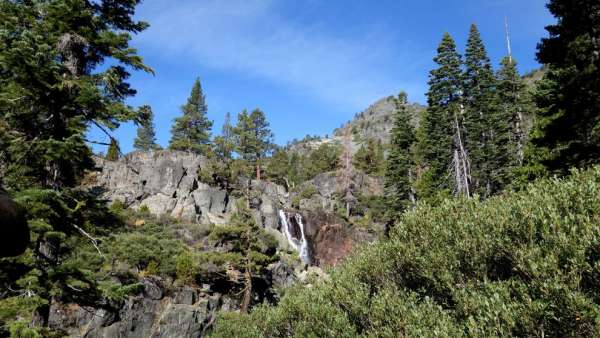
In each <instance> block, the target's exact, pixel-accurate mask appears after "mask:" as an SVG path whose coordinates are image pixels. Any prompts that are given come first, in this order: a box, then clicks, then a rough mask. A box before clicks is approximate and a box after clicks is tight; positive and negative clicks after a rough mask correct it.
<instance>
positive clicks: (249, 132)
mask: <svg viewBox="0 0 600 338" xmlns="http://www.w3.org/2000/svg"><path fill="white" fill-rule="evenodd" d="M233 132H234V135H235V140H236V152H237V153H238V154H239V155H240V156H241V157H242V159H244V160H246V161H248V162H249V163H251V164H252V165H253V166H254V167H255V169H256V179H257V180H260V178H261V159H263V158H264V157H266V156H267V155H268V154H269V153H270V152H271V151H272V150H273V149H274V143H273V132H271V129H270V128H269V122H268V121H267V118H266V116H265V113H264V112H263V111H262V110H260V109H254V110H253V111H252V112H251V113H250V114H248V112H247V111H246V110H243V111H242V112H241V113H239V114H238V122H237V125H236V126H235V128H234V129H233Z"/></svg>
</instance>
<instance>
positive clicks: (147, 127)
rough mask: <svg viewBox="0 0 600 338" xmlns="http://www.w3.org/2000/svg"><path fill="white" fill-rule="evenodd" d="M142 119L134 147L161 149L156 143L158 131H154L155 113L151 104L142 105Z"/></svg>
mask: <svg viewBox="0 0 600 338" xmlns="http://www.w3.org/2000/svg"><path fill="white" fill-rule="evenodd" d="M140 112H141V114H142V121H141V122H140V123H139V126H138V128H137V135H136V138H135V140H134V141H133V147H134V148H135V149H137V150H142V151H148V150H156V149H159V148H160V147H159V145H158V144H156V132H155V131H154V113H153V112H152V108H151V107H150V106H142V107H140Z"/></svg>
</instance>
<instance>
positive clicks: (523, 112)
mask: <svg viewBox="0 0 600 338" xmlns="http://www.w3.org/2000/svg"><path fill="white" fill-rule="evenodd" d="M496 78H497V80H498V86H497V89H498V100H499V103H500V106H499V109H500V110H501V114H502V115H504V116H505V117H506V118H507V119H508V121H509V136H510V137H509V155H510V163H511V165H512V166H513V167H516V166H521V165H522V164H523V152H524V147H525V143H526V141H527V140H526V136H527V135H526V132H527V125H526V123H527V121H526V118H528V117H529V116H530V115H531V114H532V113H533V107H532V102H531V95H530V93H529V91H528V90H527V84H526V83H525V81H524V80H523V78H521V76H519V73H518V71H517V63H516V61H515V60H514V58H512V57H505V58H504V59H502V62H501V68H500V70H499V71H498V73H497V75H496Z"/></svg>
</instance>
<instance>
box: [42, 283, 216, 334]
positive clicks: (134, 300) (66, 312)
mask: <svg viewBox="0 0 600 338" xmlns="http://www.w3.org/2000/svg"><path fill="white" fill-rule="evenodd" d="M142 283H143V285H144V291H143V292H142V293H141V294H139V295H137V296H131V297H129V298H128V299H127V300H126V301H125V302H124V303H123V305H122V307H121V308H120V309H119V310H118V311H117V312H110V311H108V310H105V309H95V308H91V307H86V308H83V307H80V306H79V305H75V304H61V303H56V302H55V303H53V304H51V306H50V314H49V326H50V327H51V328H57V329H63V330H66V332H67V334H68V335H69V337H77V338H83V337H85V338H113V337H121V338H179V337H202V336H204V334H205V332H206V331H207V330H208V328H209V327H210V325H212V323H213V322H214V319H215V316H216V312H217V310H218V309H219V306H222V304H221V296H220V295H219V294H214V295H203V296H202V297H200V295H199V294H198V293H197V292H196V290H194V289H192V288H190V287H183V288H180V289H177V290H175V291H174V293H173V294H174V296H173V297H170V296H165V294H166V291H165V289H164V288H163V286H161V285H160V283H158V282H157V281H155V280H152V279H145V280H144V281H143V282H142ZM159 296H160V298H159Z"/></svg>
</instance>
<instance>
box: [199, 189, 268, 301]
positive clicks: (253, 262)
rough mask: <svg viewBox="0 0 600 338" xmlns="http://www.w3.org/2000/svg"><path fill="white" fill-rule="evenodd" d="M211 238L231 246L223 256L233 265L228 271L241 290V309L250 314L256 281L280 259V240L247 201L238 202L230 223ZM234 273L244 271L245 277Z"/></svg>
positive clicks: (216, 230) (217, 227)
mask: <svg viewBox="0 0 600 338" xmlns="http://www.w3.org/2000/svg"><path fill="white" fill-rule="evenodd" d="M210 237H211V238H212V239H213V240H216V241H218V242H221V243H222V244H226V245H227V246H228V247H231V250H230V251H229V252H227V253H223V255H226V257H225V259H223V261H227V262H228V263H229V264H230V266H229V267H228V272H230V273H229V275H230V278H231V279H232V281H233V282H234V283H236V284H240V285H241V287H242V290H241V292H240V294H242V303H241V305H240V310H241V311H242V312H248V310H249V309H250V306H251V305H252V299H253V298H254V295H255V294H256V293H257V292H258V291H259V290H256V288H255V287H254V283H253V279H254V278H257V277H260V276H262V275H264V274H265V273H266V267H267V266H268V265H269V264H270V263H272V262H273V261H275V260H276V259H277V257H276V256H275V249H276V247H277V241H276V240H275V239H274V238H273V237H272V236H271V235H269V234H267V233H266V232H265V230H264V229H263V228H262V227H261V226H259V225H258V224H257V223H256V221H255V220H254V218H253V217H252V213H251V212H250V209H249V208H248V207H247V200H246V199H245V198H242V199H239V200H238V201H237V203H236V212H235V213H234V215H233V216H232V218H231V224H229V225H228V226H216V227H215V230H213V232H212V233H211V235H210ZM217 255H218V253H217ZM234 270H237V271H241V272H242V275H241V276H240V275H239V274H237V273H235V272H234Z"/></svg>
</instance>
